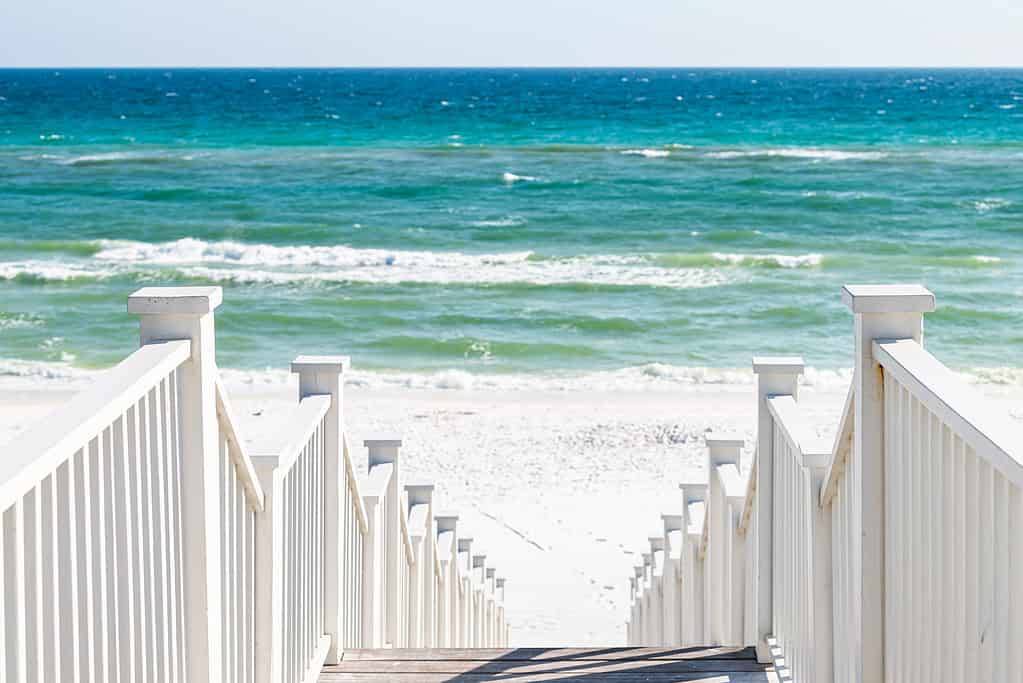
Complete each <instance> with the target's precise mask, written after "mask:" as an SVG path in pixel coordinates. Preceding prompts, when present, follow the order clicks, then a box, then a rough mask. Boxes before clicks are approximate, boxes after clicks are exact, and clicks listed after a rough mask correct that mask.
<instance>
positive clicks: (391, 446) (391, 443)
mask: <svg viewBox="0 0 1023 683" xmlns="http://www.w3.org/2000/svg"><path fill="white" fill-rule="evenodd" d="M362 445H363V446H365V447H366V448H367V449H369V464H370V466H373V465H381V464H386V463H389V462H391V463H394V462H397V461H398V449H399V448H401V439H366V440H365V441H363V442H362Z"/></svg>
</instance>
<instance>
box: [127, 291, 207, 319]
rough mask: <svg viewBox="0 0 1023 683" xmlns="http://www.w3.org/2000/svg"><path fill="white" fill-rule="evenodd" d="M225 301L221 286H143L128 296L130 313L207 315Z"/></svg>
mask: <svg viewBox="0 0 1023 683" xmlns="http://www.w3.org/2000/svg"><path fill="white" fill-rule="evenodd" d="M223 301H224V290H223V289H221V288H220V287H143V288H142V289H139V290H137V291H135V292H134V293H132V294H130V295H129V296H128V313H132V314H135V315H205V314H207V313H210V312H212V311H213V310H214V309H215V308H216V307H217V306H219V305H220V304H221V303H222V302H223Z"/></svg>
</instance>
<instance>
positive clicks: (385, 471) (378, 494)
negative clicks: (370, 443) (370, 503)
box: [362, 462, 394, 501]
mask: <svg viewBox="0 0 1023 683" xmlns="http://www.w3.org/2000/svg"><path fill="white" fill-rule="evenodd" d="M393 473H394V465H392V464H391V463H389V462H385V463H380V464H379V465H373V467H371V468H370V470H369V476H367V477H366V487H365V488H366V491H365V493H363V494H362V497H363V499H364V500H374V501H376V500H380V499H381V498H384V497H385V496H386V495H387V487H388V486H389V485H390V483H391V475H392V474H393Z"/></svg>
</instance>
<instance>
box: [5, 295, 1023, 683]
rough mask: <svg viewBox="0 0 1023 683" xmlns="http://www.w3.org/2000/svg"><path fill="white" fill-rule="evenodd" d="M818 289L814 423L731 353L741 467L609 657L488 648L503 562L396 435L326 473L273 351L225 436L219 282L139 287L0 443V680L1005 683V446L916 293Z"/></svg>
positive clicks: (318, 391)
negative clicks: (256, 431) (935, 341)
mask: <svg viewBox="0 0 1023 683" xmlns="http://www.w3.org/2000/svg"><path fill="white" fill-rule="evenodd" d="M843 298H844V301H845V303H846V304H847V305H848V307H849V308H850V309H851V311H852V314H853V321H854V324H853V328H854V344H853V350H854V356H853V357H854V363H855V369H854V375H853V380H852V383H851V386H850V388H849V392H848V398H847V400H846V404H845V410H844V413H843V415H842V417H841V421H840V424H839V427H838V430H837V437H836V438H835V440H834V441H833V442H825V443H822V442H821V440H820V439H819V438H818V435H817V434H816V433H814V431H813V430H812V429H811V428H810V427H809V426H808V424H809V423H808V421H807V420H806V417H805V413H804V411H805V410H806V409H807V408H808V406H806V405H805V404H803V403H800V401H799V395H798V388H799V377H800V374H801V373H802V370H803V363H802V360H801V359H799V358H757V359H754V361H753V371H754V373H755V376H756V392H757V393H756V399H757V402H758V406H759V408H758V422H757V430H756V440H755V444H753V453H752V456H753V457H752V461H751V462H752V467H744V466H743V461H742V458H741V454H742V450H743V448H744V446H745V443H744V441H743V439H741V438H738V437H735V436H729V435H708V437H707V439H706V443H707V448H708V453H707V473H708V477H707V479H705V480H702V481H697V482H684V483H682V484H681V487H680V488H681V492H680V494H679V496H678V505H677V506H676V509H672V510H667V511H663V513H662V514H661V516H660V520H659V523H658V529H657V532H656V533H654V534H652V535H651V536H650V537H649V538H648V542H649V552H648V553H645V554H644V555H643V562H642V563H641V564H639V565H638V566H637V567H636V568H635V571H634V574H633V576H631V577H628V578H629V579H630V581H631V586H632V597H633V602H632V611H631V616H630V619H629V622H628V643H627V647H618V645H620V644H613V643H609V644H608V647H606V648H589V649H529V648H518V649H514V648H509V642H510V640H511V637H510V632H509V626H508V619H507V615H506V613H505V601H504V596H505V590H506V583H505V579H504V577H503V576H501V575H499V574H498V573H497V569H496V568H495V567H493V566H491V565H490V563H488V561H487V559H488V558H487V554H486V553H485V552H483V551H482V550H481V549H480V545H479V544H478V542H477V540H476V539H473V538H471V537H469V536H468V535H467V534H466V533H465V531H464V530H463V529H460V528H459V526H458V516H457V515H456V514H454V513H451V512H442V511H440V510H439V509H438V506H437V500H436V499H435V496H434V487H433V485H432V484H431V483H428V482H424V483H406V482H404V481H403V478H402V458H401V448H402V442H401V440H400V439H376V440H368V441H365V442H364V444H363V446H364V447H365V448H366V463H367V464H366V466H365V467H362V468H356V466H355V464H354V462H355V460H354V457H353V449H352V446H351V445H350V444H349V443H348V439H347V434H346V430H345V422H344V410H343V406H344V404H343V396H342V393H343V392H342V388H343V385H344V382H343V380H344V373H345V371H346V369H347V368H348V359H347V358H345V357H342V356H298V357H297V358H295V360H294V361H293V362H292V363H291V370H292V372H293V373H295V374H296V375H297V379H298V382H297V384H298V396H297V401H296V403H295V406H294V409H293V411H292V413H291V414H289V415H286V416H282V419H281V420H280V430H279V434H278V435H277V440H276V442H274V443H272V444H267V445H265V446H260V447H258V448H253V447H251V446H250V445H248V442H247V441H245V440H244V439H243V438H242V437H241V436H240V434H239V432H238V422H237V420H236V419H235V417H234V412H233V409H232V407H231V401H230V397H229V396H228V394H227V391H226V389H225V387H224V384H223V383H222V382H221V380H220V375H219V371H218V369H217V366H216V363H215V348H216V339H215V332H214V310H215V309H216V308H217V306H218V305H219V304H220V303H221V299H222V292H221V290H220V288H219V287H179V288H158V287H157V288H144V289H141V290H139V291H137V292H135V293H134V294H132V295H131V296H130V297H129V298H128V312H129V313H131V314H135V315H137V316H139V320H140V347H139V349H138V350H136V351H135V352H134V353H132V354H131V355H130V356H128V357H127V358H126V359H125V360H123V361H122V362H121V363H119V364H118V365H117V366H116V367H114V368H112V369H110V370H109V371H107V372H105V373H103V374H102V375H101V376H99V377H98V378H97V379H96V381H95V382H94V383H93V384H92V385H90V386H89V387H88V388H87V389H85V390H84V391H82V392H81V393H79V394H78V395H76V396H75V397H73V398H72V399H71V400H70V402H69V403H68V404H67V405H65V406H64V407H63V408H62V409H60V410H59V411H57V412H56V413H54V414H53V415H51V416H50V417H48V418H47V419H45V420H43V421H42V423H41V424H40V425H38V426H37V427H36V428H33V429H30V430H29V431H28V432H26V433H24V434H22V435H21V436H19V437H17V438H16V439H15V440H14V441H13V442H12V443H10V444H8V445H7V446H5V447H4V448H3V453H2V457H0V521H2V523H0V616H2V619H0V683H37V682H39V683H50V682H57V681H61V682H63V681H74V682H76V683H77V682H78V681H83V682H86V683H122V682H124V683H150V682H152V683H157V682H159V683H162V682H164V681H167V682H174V683H177V682H178V681H188V682H195V683H206V682H208V683H315V682H316V681H323V682H324V683H341V682H343V681H353V682H359V683H362V682H368V681H381V682H383V681H388V682H389V681H396V682H397V683H402V682H404V683H425V682H428V681H429V682H434V681H516V682H518V681H552V680H559V681H587V682H595V681H611V682H615V681H618V682H621V683H625V682H626V681H652V682H654V683H657V682H667V681H706V682H708V683H710V682H711V681H713V682H714V683H721V682H724V681H735V682H753V681H797V682H798V683H804V682H805V683H828V682H835V683H839V682H841V683H859V682H861V681H863V682H866V683H882V681H897V682H901V681H948V682H950V683H955V682H959V681H962V682H966V681H970V682H972V681H980V682H983V683H996V682H997V683H1002V682H1003V681H1016V682H1017V683H1023V647H1021V646H1020V643H1021V642H1023V434H1021V433H1020V431H1021V430H1020V429H1019V428H1018V426H1017V425H1015V424H1013V423H1011V422H1010V421H1009V420H1008V419H1007V417H1006V416H1004V415H1000V414H998V412H997V411H996V410H993V409H992V408H991V407H990V406H989V405H988V404H987V403H986V402H985V400H984V399H983V398H982V397H981V396H980V395H979V394H977V392H975V391H974V390H973V389H972V388H971V387H970V386H968V385H967V384H966V383H965V382H964V381H963V380H962V379H961V378H960V377H959V376H958V375H956V374H955V373H954V372H952V371H951V370H949V369H948V368H947V367H945V366H944V365H943V364H942V363H941V362H940V361H939V360H938V359H936V358H935V357H934V356H932V355H931V354H930V353H929V352H927V351H926V350H924V347H923V314H924V313H926V312H929V311H932V310H934V307H935V301H934V296H933V295H932V294H931V293H930V292H929V291H927V290H926V289H924V288H923V287H920V286H917V285H894V286H884V285H879V286H847V287H846V288H845V289H844V290H843ZM357 469H361V470H362V471H357ZM656 512H657V511H654V510H652V511H651V514H652V516H653V519H655V520H656V519H657V518H656ZM625 578H626V577H623V580H624V579H625Z"/></svg>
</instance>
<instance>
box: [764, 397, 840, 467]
mask: <svg viewBox="0 0 1023 683" xmlns="http://www.w3.org/2000/svg"><path fill="white" fill-rule="evenodd" d="M767 407H768V409H769V410H770V411H771V415H772V417H774V424H775V425H776V426H777V427H780V428H781V431H782V434H784V435H785V438H786V439H787V440H788V441H789V443H791V444H792V445H793V446H794V447H795V448H796V450H797V451H798V452H799V455H800V458H801V459H802V461H803V462H802V464H803V466H804V467H820V468H823V467H826V466H827V464H828V460H829V458H830V456H831V448H830V447H829V446H827V445H826V444H825V443H824V442H823V441H822V440H821V439H819V438H818V437H817V435H816V434H815V433H814V431H813V429H812V428H811V427H810V424H809V422H807V420H806V416H805V415H804V413H803V411H802V410H800V408H799V405H798V404H797V403H796V399H794V398H793V397H791V396H772V397H771V398H769V399H767Z"/></svg>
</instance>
